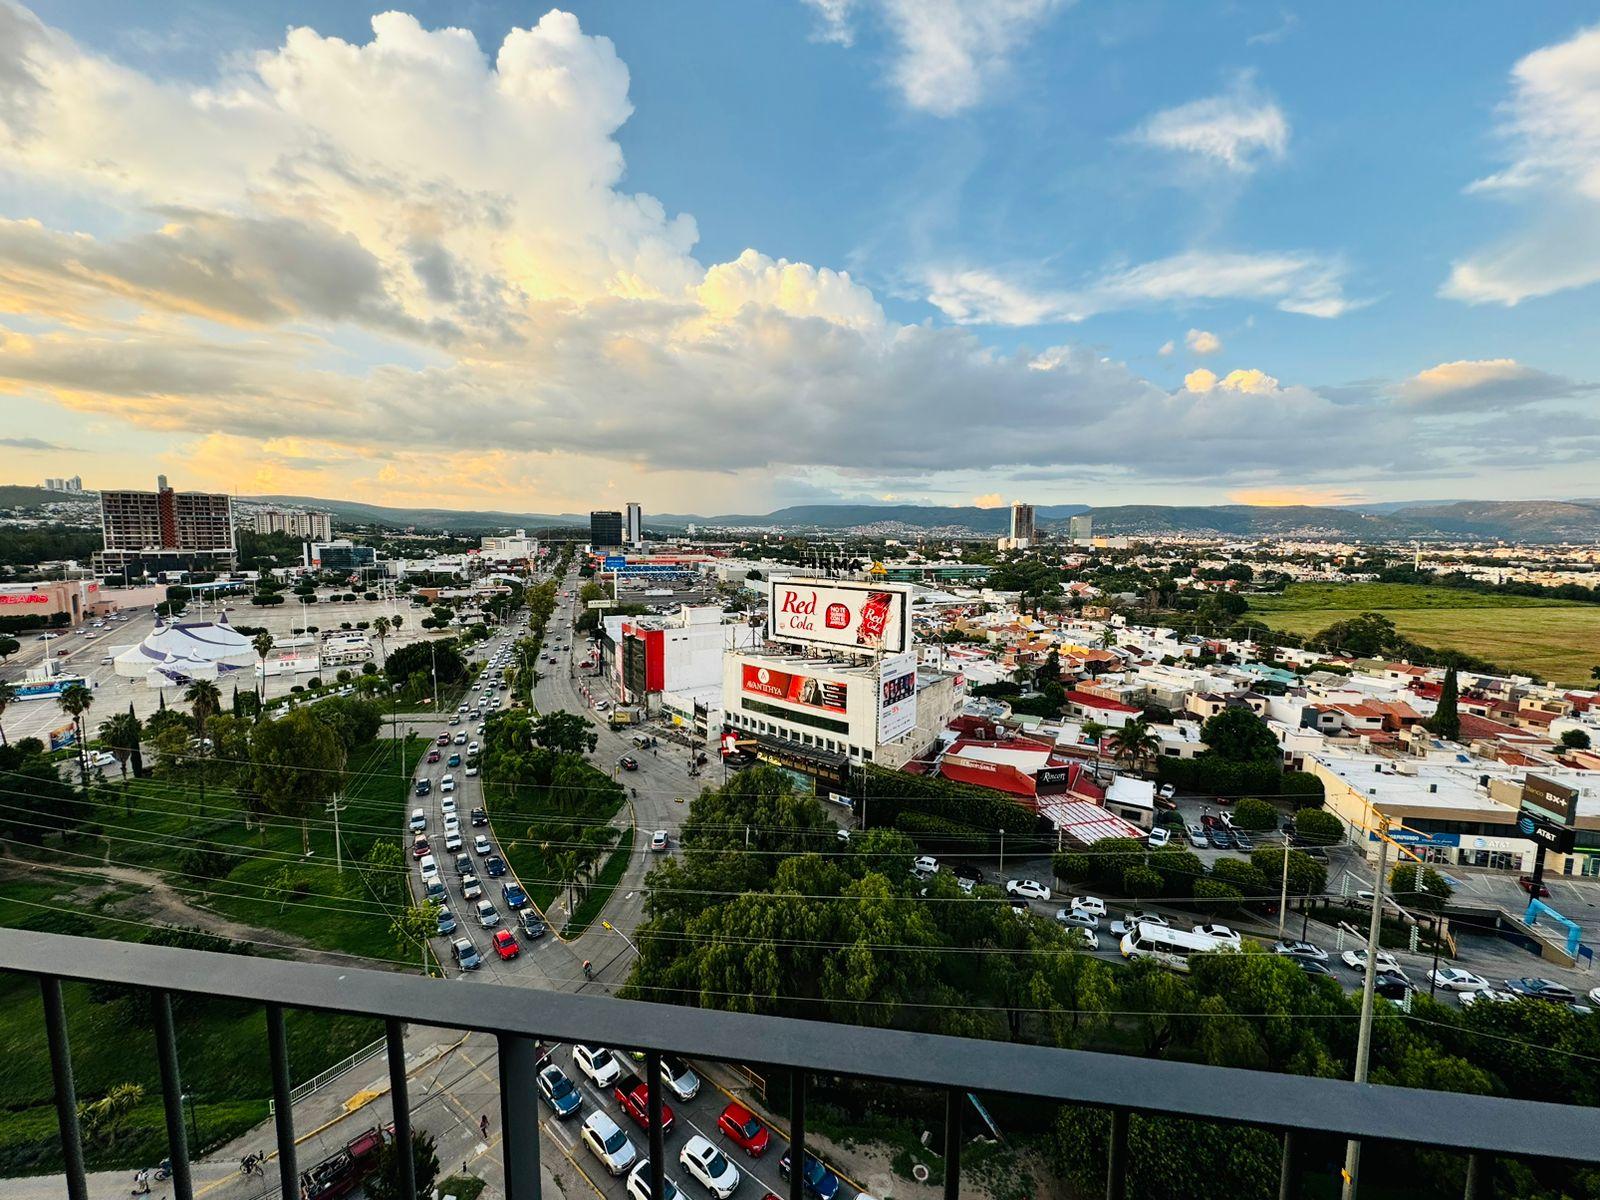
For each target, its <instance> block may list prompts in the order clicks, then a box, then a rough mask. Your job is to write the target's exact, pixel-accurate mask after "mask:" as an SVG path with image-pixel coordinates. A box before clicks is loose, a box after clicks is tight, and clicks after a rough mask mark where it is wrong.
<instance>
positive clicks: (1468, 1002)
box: [1461, 988, 1522, 1008]
mask: <svg viewBox="0 0 1600 1200" xmlns="http://www.w3.org/2000/svg"><path fill="white" fill-rule="evenodd" d="M1521 998H1522V997H1520V996H1518V995H1517V994H1516V993H1515V992H1505V991H1501V990H1500V989H1499V988H1484V989H1483V990H1482V991H1479V992H1462V993H1461V1007H1462V1008H1471V1007H1472V1006H1473V1005H1474V1004H1476V1003H1478V1001H1480V1000H1484V1001H1489V1000H1492V1001H1494V1002H1495V1003H1496V1004H1515V1003H1516V1002H1517V1001H1518V1000H1520V999H1521Z"/></svg>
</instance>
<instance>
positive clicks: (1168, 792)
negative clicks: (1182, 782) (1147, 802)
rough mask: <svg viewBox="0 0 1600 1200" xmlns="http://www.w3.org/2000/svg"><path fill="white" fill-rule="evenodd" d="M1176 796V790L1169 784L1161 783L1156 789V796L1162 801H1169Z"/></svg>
mask: <svg viewBox="0 0 1600 1200" xmlns="http://www.w3.org/2000/svg"><path fill="white" fill-rule="evenodd" d="M1177 794H1178V789H1177V788H1175V787H1173V786H1172V785H1171V784H1170V783H1163V784H1162V785H1161V786H1160V787H1159V788H1157V789H1156V795H1158V796H1160V797H1161V798H1162V799H1163V800H1171V799H1172V798H1173V797H1174V796H1176V795H1177Z"/></svg>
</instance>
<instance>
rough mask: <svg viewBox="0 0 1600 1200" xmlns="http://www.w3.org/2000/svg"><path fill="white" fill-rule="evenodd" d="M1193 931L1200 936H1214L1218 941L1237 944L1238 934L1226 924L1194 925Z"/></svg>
mask: <svg viewBox="0 0 1600 1200" xmlns="http://www.w3.org/2000/svg"><path fill="white" fill-rule="evenodd" d="M1194 931H1195V932H1196V933H1198V934H1199V935H1200V936H1201V937H1208V938H1216V939H1217V941H1219V942H1231V943H1232V944H1233V945H1235V946H1237V945H1238V944H1239V935H1238V934H1237V933H1235V932H1234V931H1233V930H1231V929H1229V928H1228V927H1227V926H1226V925H1196V926H1195V927H1194Z"/></svg>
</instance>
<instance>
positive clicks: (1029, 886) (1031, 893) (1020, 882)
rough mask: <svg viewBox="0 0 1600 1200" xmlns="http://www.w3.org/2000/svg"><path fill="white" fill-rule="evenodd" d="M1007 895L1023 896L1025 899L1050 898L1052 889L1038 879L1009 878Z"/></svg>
mask: <svg viewBox="0 0 1600 1200" xmlns="http://www.w3.org/2000/svg"><path fill="white" fill-rule="evenodd" d="M1006 895H1008V896H1021V897H1022V898H1023V899H1024V900H1048V899H1050V889H1049V888H1047V887H1045V885H1044V884H1042V883H1040V882H1039V881H1038V880H1037V879H1008V880H1006Z"/></svg>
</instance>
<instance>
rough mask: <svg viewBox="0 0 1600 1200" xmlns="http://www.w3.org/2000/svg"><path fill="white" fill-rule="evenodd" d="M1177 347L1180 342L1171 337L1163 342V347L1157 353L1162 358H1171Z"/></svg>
mask: <svg viewBox="0 0 1600 1200" xmlns="http://www.w3.org/2000/svg"><path fill="white" fill-rule="evenodd" d="M1177 349H1178V343H1177V342H1175V341H1173V340H1172V339H1171V338H1168V339H1167V340H1166V341H1164V342H1162V343H1161V349H1159V350H1157V351H1156V353H1157V354H1159V355H1160V356H1161V357H1162V358H1171V357H1172V356H1173V354H1174V353H1175V352H1176V351H1177Z"/></svg>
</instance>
